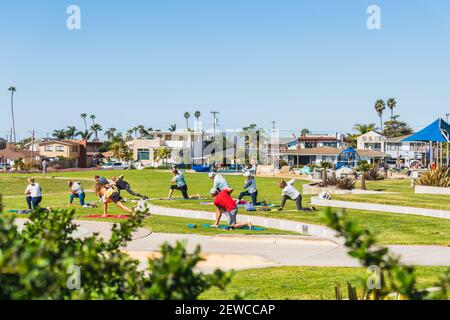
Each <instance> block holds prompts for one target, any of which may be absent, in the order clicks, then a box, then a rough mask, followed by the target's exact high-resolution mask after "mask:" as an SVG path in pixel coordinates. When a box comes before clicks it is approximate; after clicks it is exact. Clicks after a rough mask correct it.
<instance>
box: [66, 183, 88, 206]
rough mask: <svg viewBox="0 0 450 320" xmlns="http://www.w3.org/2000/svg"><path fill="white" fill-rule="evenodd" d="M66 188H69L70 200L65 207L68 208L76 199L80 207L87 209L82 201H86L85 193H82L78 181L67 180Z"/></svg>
mask: <svg viewBox="0 0 450 320" xmlns="http://www.w3.org/2000/svg"><path fill="white" fill-rule="evenodd" d="M67 186H68V187H69V190H70V199H69V204H68V205H67V206H68V207H70V206H71V205H72V203H73V200H74V199H75V198H78V200H79V201H80V205H81V206H82V207H83V208H89V206H87V205H86V204H85V202H84V199H86V193H85V192H84V190H83V187H82V186H81V183H80V182H78V181H72V180H69V181H68V182H67Z"/></svg>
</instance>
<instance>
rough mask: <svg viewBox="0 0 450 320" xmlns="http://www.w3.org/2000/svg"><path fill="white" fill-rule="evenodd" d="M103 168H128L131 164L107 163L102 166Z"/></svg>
mask: <svg viewBox="0 0 450 320" xmlns="http://www.w3.org/2000/svg"><path fill="white" fill-rule="evenodd" d="M102 168H103V169H115V170H128V169H130V166H129V165H127V164H124V163H122V162H114V163H107V164H104V165H103V166H102Z"/></svg>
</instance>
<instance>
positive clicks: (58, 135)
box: [52, 129, 67, 140]
mask: <svg viewBox="0 0 450 320" xmlns="http://www.w3.org/2000/svg"><path fill="white" fill-rule="evenodd" d="M52 136H53V137H55V138H56V139H58V140H64V139H66V136H67V132H66V130H64V129H62V130H54V131H53V133H52Z"/></svg>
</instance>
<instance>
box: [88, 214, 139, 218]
mask: <svg viewBox="0 0 450 320" xmlns="http://www.w3.org/2000/svg"><path fill="white" fill-rule="evenodd" d="M83 218H85V219H129V218H130V216H126V215H112V214H108V216H106V217H102V215H101V214H92V215H89V216H85V217H83Z"/></svg>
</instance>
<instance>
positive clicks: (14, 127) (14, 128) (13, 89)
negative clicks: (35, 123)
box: [8, 86, 16, 143]
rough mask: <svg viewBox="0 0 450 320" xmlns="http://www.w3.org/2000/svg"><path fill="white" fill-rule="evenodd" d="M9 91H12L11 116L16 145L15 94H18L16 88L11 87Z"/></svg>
mask: <svg viewBox="0 0 450 320" xmlns="http://www.w3.org/2000/svg"><path fill="white" fill-rule="evenodd" d="M8 90H9V91H11V116H12V125H13V127H12V131H13V134H14V143H16V123H15V119H14V92H16V87H13V86H11V87H9V88H8Z"/></svg>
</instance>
